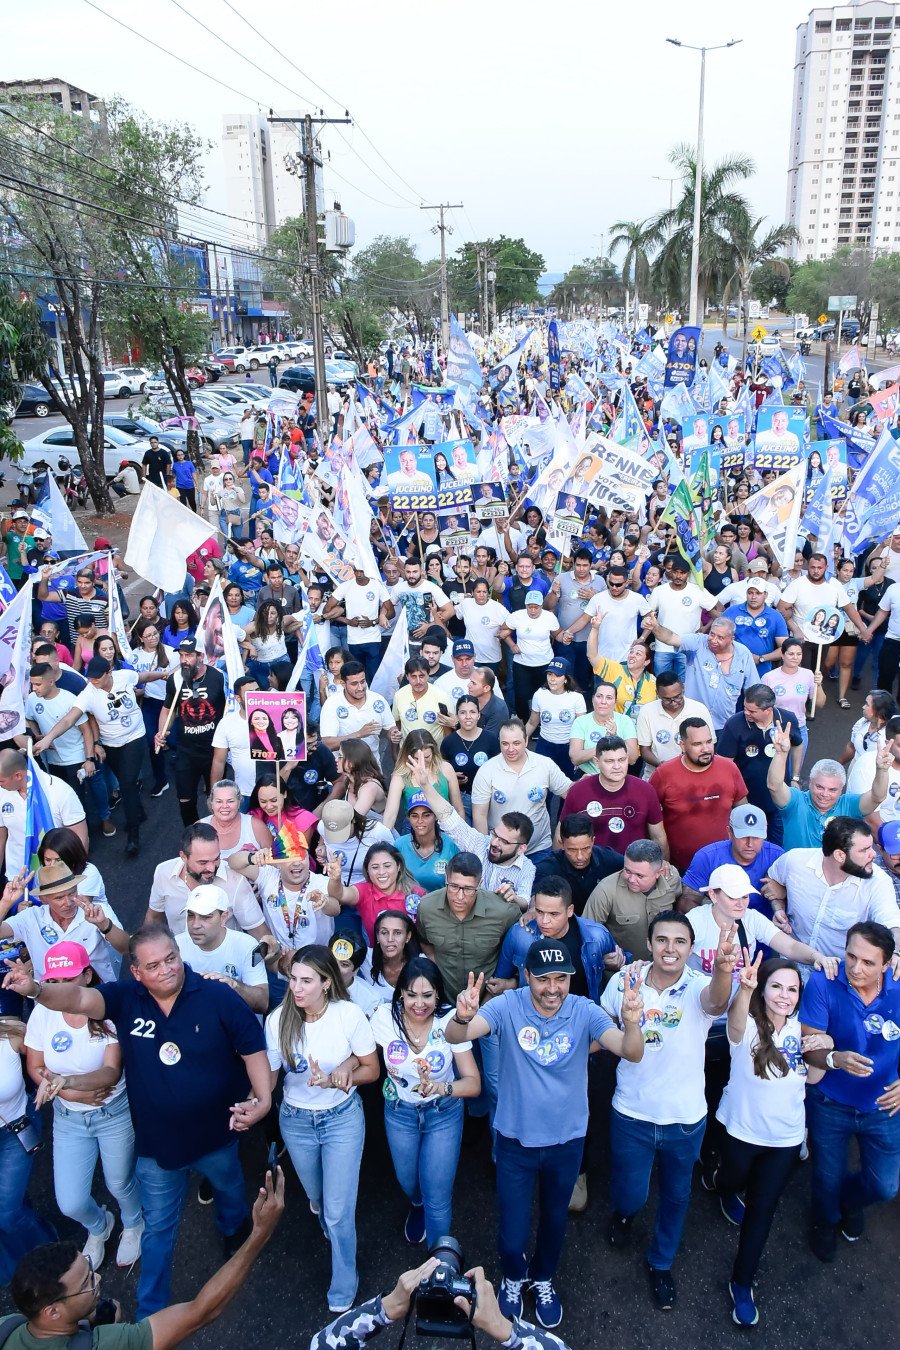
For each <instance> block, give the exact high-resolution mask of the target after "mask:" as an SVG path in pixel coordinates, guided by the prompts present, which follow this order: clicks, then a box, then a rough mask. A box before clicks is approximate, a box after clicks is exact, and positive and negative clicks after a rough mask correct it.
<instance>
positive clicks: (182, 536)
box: [125, 481, 213, 591]
mask: <svg viewBox="0 0 900 1350" xmlns="http://www.w3.org/2000/svg"><path fill="white" fill-rule="evenodd" d="M212 532H213V531H212V526H211V525H209V524H208V523H207V522H206V521H205V520H203V519H202V517H201V516H198V515H195V513H194V512H193V511H189V510H188V508H187V507H186V506H182V505H181V502H179V501H177V500H176V499H175V498H174V497H170V496H169V494H168V493H167V492H163V490H162V488H158V487H156V486H155V485H154V484H153V483H151V482H149V481H145V482H144V486H143V488H142V489H141V495H140V497H139V498H138V504H137V506H136V507H135V510H134V515H133V517H132V520H131V529H130V530H129V532H128V547H127V548H126V550H125V561H126V563H127V564H128V566H129V567H133V568H134V570H135V571H136V572H137V573H138V575H139V576H142V577H145V578H146V580H147V581H149V582H150V584H151V585H152V586H158V587H159V588H160V590H162V591H177V590H179V589H180V587H181V586H183V585H184V578H185V575H186V573H187V559H188V558H189V557H190V555H191V554H192V553H193V552H194V551H195V550H196V549H198V548H199V547H200V545H201V544H205V543H206V541H207V539H208V538H209V536H210V534H211V533H212Z"/></svg>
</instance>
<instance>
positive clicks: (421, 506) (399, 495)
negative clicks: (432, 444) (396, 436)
mask: <svg viewBox="0 0 900 1350" xmlns="http://www.w3.org/2000/svg"><path fill="white" fill-rule="evenodd" d="M382 482H383V483H384V484H385V486H386V487H387V488H388V489H389V490H390V494H391V504H392V505H393V508H394V510H395V511H429V510H431V511H434V510H435V509H436V508H437V484H436V482H435V477H434V460H433V459H432V457H431V453H430V451H427V450H423V449H422V448H421V447H420V446H418V445H386V446H385V447H384V469H383V471H382Z"/></svg>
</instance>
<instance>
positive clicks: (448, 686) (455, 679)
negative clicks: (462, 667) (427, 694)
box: [431, 670, 469, 713]
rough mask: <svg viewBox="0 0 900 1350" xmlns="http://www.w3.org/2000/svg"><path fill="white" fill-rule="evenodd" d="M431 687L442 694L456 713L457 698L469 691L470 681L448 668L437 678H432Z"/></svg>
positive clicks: (445, 701) (443, 698) (443, 699)
mask: <svg viewBox="0 0 900 1350" xmlns="http://www.w3.org/2000/svg"><path fill="white" fill-rule="evenodd" d="M431 687H432V689H434V690H435V691H436V692H437V693H438V694H440V695H442V701H443V702H444V703H446V704H447V706H448V707H449V708H450V711H451V712H453V713H455V712H456V704H457V700H458V699H461V698H462V696H463V694H467V693H468V692H469V681H468V679H466V678H464V677H463V676H462V675H457V673H456V671H455V670H448V671H445V673H444V674H443V675H439V676H438V677H437V679H436V680H432V682H431Z"/></svg>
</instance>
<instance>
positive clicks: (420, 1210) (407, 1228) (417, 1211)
mask: <svg viewBox="0 0 900 1350" xmlns="http://www.w3.org/2000/svg"><path fill="white" fill-rule="evenodd" d="M403 1236H404V1237H405V1238H406V1240H407V1242H408V1243H409V1245H410V1246H411V1247H418V1245H419V1243H420V1242H424V1241H425V1206H424V1205H410V1207H409V1213H408V1214H407V1216H406V1223H405V1224H404V1225H403Z"/></svg>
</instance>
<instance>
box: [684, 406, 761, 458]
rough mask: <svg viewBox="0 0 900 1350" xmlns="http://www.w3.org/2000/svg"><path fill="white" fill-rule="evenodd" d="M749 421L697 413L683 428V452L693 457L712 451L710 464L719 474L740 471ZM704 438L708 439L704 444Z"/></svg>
mask: <svg viewBox="0 0 900 1350" xmlns="http://www.w3.org/2000/svg"><path fill="white" fill-rule="evenodd" d="M745 428H746V419H745V417H744V414H743V413H716V414H715V415H714V416H710V415H709V413H697V414H696V415H695V416H694V417H687V418H685V420H684V423H683V424H682V428H681V430H682V434H683V436H684V440H683V442H682V444H683V446H684V450H685V452H686V453H689V454H690V455H691V457H692V462H694V461H693V456H694V454H695V452H696V451H699V452H700V453H701V454H702V453H703V451H704V450H705V449H706V448H707V446H708V447H709V451H710V460H711V463H712V464H713V466H714V467H715V468H716V469H717V470H721V469H726V470H727V469H740V468H743V465H744V456H745V452H746V449H747V445H746V442H745V440H744V431H745ZM704 436H705V437H706V439H705V440H704V439H703V438H704Z"/></svg>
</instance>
